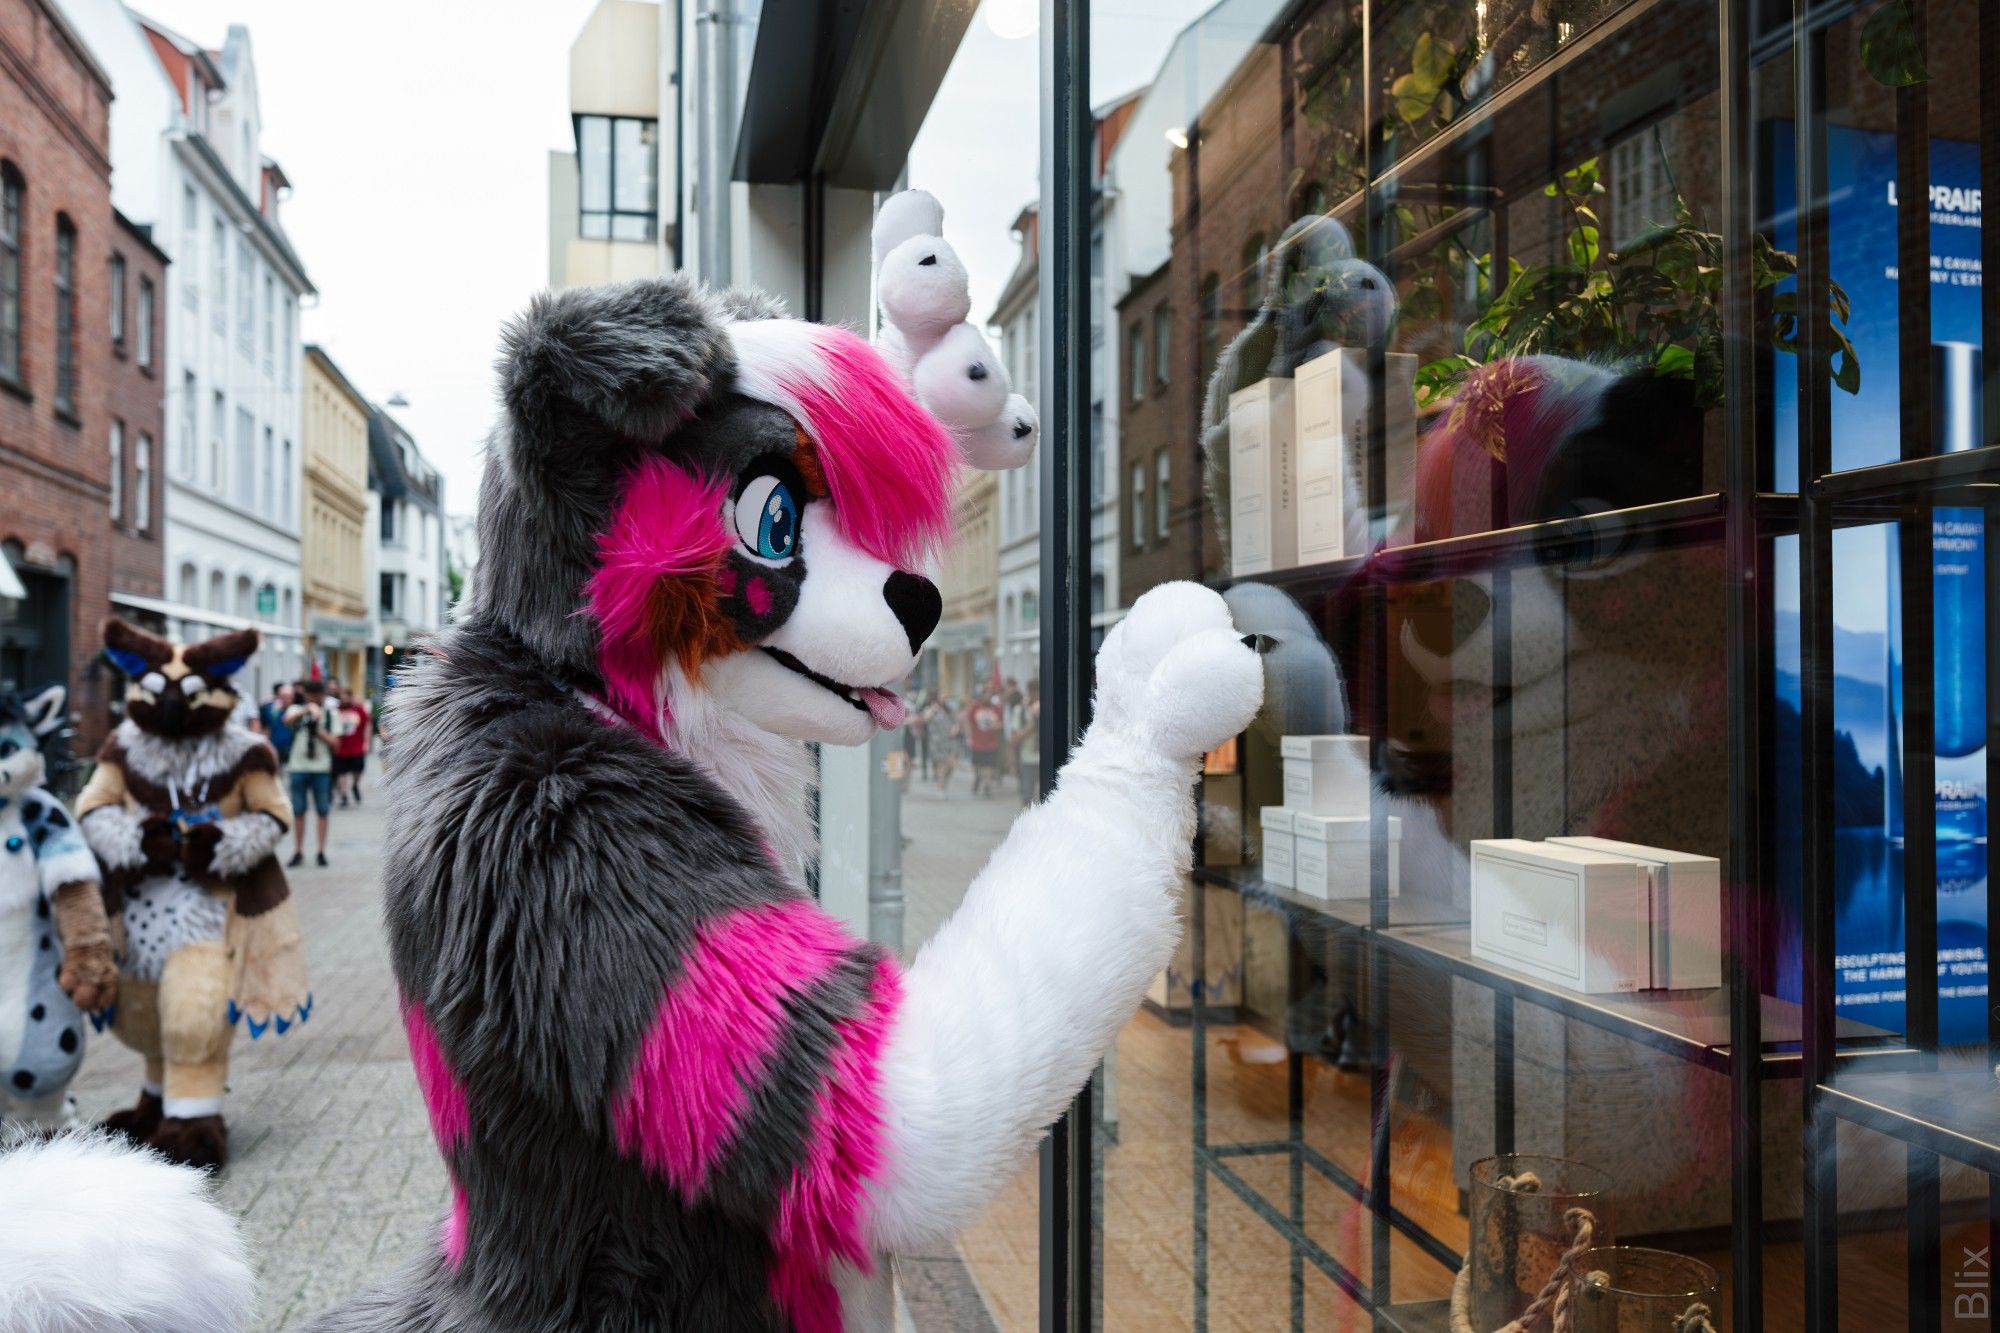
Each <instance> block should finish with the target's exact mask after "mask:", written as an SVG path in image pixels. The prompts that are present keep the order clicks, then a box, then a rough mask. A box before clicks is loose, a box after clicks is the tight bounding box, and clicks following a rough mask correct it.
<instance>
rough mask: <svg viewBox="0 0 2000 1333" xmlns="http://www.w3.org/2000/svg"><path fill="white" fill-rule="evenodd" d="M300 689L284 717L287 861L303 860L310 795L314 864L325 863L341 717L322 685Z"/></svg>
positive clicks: (308, 683) (312, 682) (310, 684)
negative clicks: (315, 820)
mask: <svg viewBox="0 0 2000 1333" xmlns="http://www.w3.org/2000/svg"><path fill="white" fill-rule="evenodd" d="M302 690H303V694H302V695H301V696H300V697H299V698H298V699H297V700H296V701H295V702H294V703H293V704H292V706H291V707H290V708H287V709H286V710H285V717H284V720H285V723H286V725H288V726H290V727H291V729H292V747H291V755H290V757H289V758H288V759H287V760H286V763H285V767H286V768H287V769H288V770H289V771H290V772H291V776H292V859H291V860H290V861H289V862H287V864H288V865H293V866H297V865H302V864H304V862H305V859H306V799H307V797H311V798H312V804H313V808H314V809H315V810H316V811H317V812H318V813H319V856H318V862H317V863H318V864H319V865H325V864H326V821H327V816H328V814H329V813H331V812H332V809H333V749H334V745H335V743H336V742H338V741H339V739H340V735H341V728H342V724H343V722H344V719H343V718H342V717H341V715H340V710H339V709H338V708H333V707H329V706H328V704H327V697H326V686H325V684H323V683H322V682H320V681H317V680H309V681H306V682H305V684H304V685H303V686H302Z"/></svg>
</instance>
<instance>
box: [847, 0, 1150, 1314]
mask: <svg viewBox="0 0 2000 1333" xmlns="http://www.w3.org/2000/svg"><path fill="white" fill-rule="evenodd" d="M999 8H1001V7H999V6H987V7H986V9H987V10H988V11H994V10H997V9H999ZM1011 8H1012V9H1014V10H1019V11H1021V12H1020V13H1014V14H1011V15H1008V16H1001V15H997V14H996V13H993V12H982V14H980V15H976V16H972V18H971V21H970V24H969V26H967V27H966V28H965V32H964V36H963V38H962V40H961V41H960V44H959V46H958V49H957V51H956V52H955V53H954V54H953V55H952V58H951V60H950V69H949V72H948V73H947V74H946V75H945V78H944V81H943V83H942V84H941V85H940V86H939V87H938V89H937V93H936V96H935V98H934V99H933V100H932V102H931V105H930V108H929V111H928V112H927V114H926V118H925V120H924V122H923V124H922V126H921V127H920V128H919V130H918V132H917V135H916V138H915V141H914V143H913V144H912V145H911V148H910V151H909V156H908V162H907V167H906V173H907V181H908V184H909V185H910V186H911V187H913V188H916V189H922V190H927V191H929V192H931V193H932V194H934V195H935V196H936V197H937V198H938V200H939V202H940V203H941V204H942V205H943V206H944V210H945V239H946V240H947V241H948V242H950V243H951V244H952V246H953V247H954V249H956V250H957V251H958V253H959V255H960V257H961V259H962V260H963V261H964V262H965V263H966V265H967V267H968V272H969V273H970V276H971V296H972V302H973V307H972V310H971V312H970V315H969V319H970V322H971V323H972V325H973V326H974V327H976V328H978V329H980V330H981V331H982V333H985V334H986V336H987V337H988V340H989V342H990V343H991V344H992V345H993V346H994V347H995V349H996V351H997V352H998V354H999V356H1000V358H1001V361H1002V363H1003V364H1004V365H1005V367H1006V369H1007V372H1008V377H1009V379H1010V380H1011V381H1012V386H1013V389H1014V391H1015V392H1017V393H1020V394H1022V395H1024V396H1025V397H1027V398H1028V399H1029V401H1031V402H1034V403H1036V404H1037V406H1038V407H1039V405H1040V402H1041V393H1042V385H1043V381H1044V377H1043V376H1042V374H1041V366H1040V364H1039V361H1040V346H1039V342H1040V329H1039V321H1038V316H1037V307H1038V304H1039V302H1040V300H1041V299H1043V298H1044V297H1045V296H1046V293H1044V292H1043V291H1042V290H1041V287H1040V283H1039V280H1038V273H1039V260H1040V254H1039V252H1038V250H1037V237H1038V236H1041V235H1043V232H1042V223H1041V220H1040V219H1039V218H1038V217H1037V216H1036V210H1035V208H1034V204H1033V201H1034V200H1035V199H1036V198H1037V196H1038V193H1039V186H1038V181H1039V179H1040V177H1039V166H1038V162H1037V151H1038V150H1037V146H1036V143H1035V142H1034V136H1033V135H1032V134H1030V133H1028V132H1027V127H1031V126H1033V125H1034V124H1036V122H1037V118H1038V117H1039V115H1040V114H1041V112H1040V92H1039V88H1040V85H1039V81H1038V74H1037V70H1038V42H1037V40H1036V39H1035V38H1034V37H1033V36H1031V35H1030V34H1031V33H1032V32H1033V31H1034V21H1033V14H1032V12H1030V11H1031V10H1032V6H1020V5H1015V6H1011ZM967 12H968V13H970V11H969V10H968V11H967ZM1024 16H1025V17H1024ZM999 17H1006V18H1007V20H1008V21H1007V22H1004V23H1000V24H999V26H997V27H996V18H999ZM1015 20H1020V21H1022V22H1025V25H1026V26H1025V27H1019V26H1017V25H1016V24H1015ZM1002 29H1004V30H1005V34H1010V35H1003V31H1002ZM1000 125H1007V126H1012V127H1014V130H1013V131H1012V132H994V131H993V127H995V126H1000ZM968 136H976V138H977V141H978V142H979V143H980V148H979V150H978V151H977V152H976V153H968V152H967V151H966V145H967V144H968V142H972V141H973V140H972V139H971V138H968ZM1024 205H1025V208H1024ZM1079 258H1081V256H1079ZM1087 283H1088V275H1087V274H1079V290H1080V291H1082V290H1086V289H1087V287H1086V284H1087ZM829 313H830V314H833V313H834V312H829ZM1145 313H1146V312H1145V311H1144V310H1143V309H1135V310H1133V311H1132V312H1131V314H1130V318H1129V319H1115V320H1113V322H1111V323H1110V324H1109V325H1108V326H1107V327H1105V328H1102V329H1100V330H1099V332H1098V334H1097V336H1096V337H1095V339H1094V340H1093V341H1094V342H1095V343H1096V344H1097V346H1098V347H1099V348H1101V352H1100V354H1099V356H1098V357H1097V361H1098V362H1099V363H1100V364H1102V365H1103V366H1104V367H1105V369H1106V371H1107V373H1108V375H1109V377H1110V378H1109V380H1108V381H1107V382H1106V384H1104V385H1103V386H1101V387H1100V389H1099V391H1098V393H1097V395H1096V399H1097V401H1096V403H1095V408H1096V410H1095V411H1090V412H1087V413H1086V419H1087V420H1088V422H1089V423H1090V424H1089V425H1088V428H1087V429H1088V431H1089V434H1086V433H1085V429H1084V428H1079V431H1078V433H1077V438H1076V439H1075V441H1074V445H1073V447H1074V448H1075V450H1076V452H1077V454H1078V456H1079V457H1080V458H1087V457H1088V455H1089V452H1090V448H1091V444H1090V441H1091V440H1093V439H1102V438H1103V436H1104V433H1105V422H1106V421H1107V420H1108V419H1109V418H1110V417H1111V416H1115V414H1116V413H1117V412H1118V411H1119V410H1121V409H1123V408H1126V407H1127V403H1126V395H1125V393H1124V391H1122V390H1120V389H1119V388H1118V387H1117V386H1119V385H1125V384H1130V385H1132V386H1134V387H1135V388H1136V387H1137V386H1142V385H1144V384H1145V382H1146V380H1145V372H1146V370H1147V367H1146V364H1145V361H1144V359H1143V355H1144V354H1143V350H1142V351H1141V352H1140V353H1139V354H1138V357H1137V358H1136V359H1135V358H1134V357H1133V356H1132V355H1131V353H1130V352H1129V349H1128V346H1127V342H1126V337H1125V334H1126V329H1127V326H1128V324H1131V323H1134V322H1137V323H1138V324H1139V325H1140V328H1141V332H1142V333H1143V322H1144V319H1145ZM1108 314H1109V312H1107V315H1108ZM865 315H866V312H865V311H864V312H851V311H840V312H837V315H836V317H838V318H843V319H854V318H857V317H859V318H864V319H865ZM1044 447H1046V445H1045V446H1044ZM1038 466H1039V460H1037V463H1034V464H1031V465H1030V466H1029V467H1027V468H1025V469H1020V470H1015V471H1009V472H1002V473H992V472H976V471H971V470H968V471H966V472H965V473H964V474H963V476H962V477H961V479H960V485H959V490H958V492H957V496H956V500H955V505H954V515H955V523H954V527H955V531H954V533H953V538H952V542H951V544H950V547H949V548H948V550H947V552H946V553H945V555H944V556H943V558H942V560H941V561H940V564H939V567H938V568H937V570H936V572H935V573H934V574H933V575H932V577H933V578H934V580H935V581H936V583H937V584H938V588H939V592H940V595H941V597H942V601H943V614H942V618H941V620H940V621H939V624H938V628H937V630H936V631H935V632H934V633H933V635H932V636H931V639H930V641H929V643H928V644H927V645H926V646H925V648H924V650H923V654H922V657H921V658H920V660H919V663H918V665H917V667H916V669H915V671H914V672H913V673H912V674H911V676H910V678H909V679H908V681H907V682H906V683H905V684H904V685H903V686H901V687H899V688H900V689H901V690H902V692H903V694H904V696H905V698H906V699H907V700H908V701H909V706H910V715H909V720H908V722H907V723H906V724H905V726H904V727H903V728H902V729H901V730H900V731H899V732H897V733H894V734H893V735H886V736H883V737H879V738H878V739H877V740H876V741H875V742H874V743H873V744H872V745H871V746H870V747H868V749H867V750H866V751H865V752H862V753H859V754H855V753H851V752H835V751H833V750H832V749H831V748H828V749H825V750H823V751H822V755H821V797H820V815H821V828H822V851H821V868H820V883H819V890H820V898H821V902H822V903H823V904H825V905H827V906H828V907H829V908H831V909H833V910H836V911H842V912H847V913H849V914H850V916H849V919H850V920H851V921H853V923H854V924H855V925H856V927H857V928H858V929H860V930H862V931H863V932H864V933H866V934H869V935H870V936H871V937H873V938H875V939H876V940H878V941H879V942H881V943H882V944H883V945H884V946H885V947H887V948H889V949H890V950H891V951H892V952H894V953H896V954H897V955H898V956H899V957H900V958H902V959H904V960H905V961H906V962H910V961H914V960H915V959H916V958H917V957H918V956H919V954H920V953H921V951H922V950H923V949H924V947H925V946H926V944H927V943H928V942H929V941H930V940H931V938H932V937H933V935H934V934H935V933H936V932H937V930H938V928H939V927H940V926H941V925H942V924H943V923H944V922H945V921H946V920H947V919H948V918H949V917H950V916H951V914H952V913H953V912H954V911H955V910H956V909H957V908H958V906H959V903H960V901H961V899H962V897H963V895H964V893H965V890H966V888H967V886H968V885H969V884H970V883H971V882H972V880H973V878H974V876H976V875H977V873H978V872H979V869H980V867H981V866H982V865H983V864H984V862H985V861H986V859H987V857H988V856H989V855H990V854H991V853H992V851H993V850H994V848H996V847H997V846H998V845H999V844H1000V841H1001V839H1002V838H1004V837H1005V836H1006V834H1007V831H1008V829H1009V828H1010V827H1011V826H1012V825H1013V823H1014V820H1015V819H1016V818H1017V817H1018V816H1019V814H1020V812H1021V811H1022V809H1023V808H1024V807H1025V806H1026V805H1027V804H1028V803H1029V802H1031V801H1032V800H1033V799H1034V798H1035V796H1036V794H1037V791H1038V784H1039V782H1040V777H1041V744H1040V733H1039V726H1040V700H1041V687H1042V681H1041V658H1042V652H1043V631H1044V629H1045V625H1046V621H1047V619H1048V617H1050V616H1053V615H1054V614H1055V610H1054V608H1055V603H1054V602H1053V601H1050V602H1048V603H1046V604H1045V603H1044V601H1043V598H1042V595H1041V592H1042V587H1043V581H1044V579H1045V578H1046V577H1047V576H1048V572H1049V571H1047V570H1046V569H1045V568H1044V553H1045V551H1046V544H1045V543H1046V537H1045V534H1044V532H1043V528H1042V514H1041V487H1040V485H1039V482H1038V478H1037V475H1036V468H1037V467H1038ZM1102 484H1103V494H1104V496H1105V497H1106V499H1107V502H1108V501H1109V497H1111V496H1112V495H1114V494H1115V493H1116V491H1117V489H1118V488H1117V486H1116V484H1115V482H1112V483H1102ZM1084 507H1085V508H1086V509H1090V510H1092V511H1093V512H1095V511H1097V506H1094V505H1085V506H1084ZM1106 518H1108V523H1107V522H1106ZM1106 528H1108V531H1104V529H1106ZM1099 529H1100V533H1101V535H1100V538H1099V544H1100V546H1102V545H1103V544H1107V543H1108V544H1109V545H1110V548H1111V549H1110V559H1111V560H1112V561H1113V562H1115V561H1116V558H1117V552H1116V543H1117V541H1118V536H1117V533H1118V529H1119V522H1118V515H1117V513H1116V511H1115V509H1114V510H1113V511H1112V512H1111V513H1110V514H1109V515H1108V516H1105V515H1101V516H1100V519H1099ZM864 798H865V802H866V804H865V806H864V805H863V800H864ZM863 809H865V810H866V811H868V812H869V813H870V814H871V815H873V816H874V817H875V818H876V819H877V820H878V821H879V822H878V823H877V827H878V828H882V829H883V830H884V834H883V835H882V836H878V837H876V838H873V839H871V840H870V842H869V846H868V847H867V849H866V851H867V855H865V856H854V857H853V858H852V859H851V860H849V861H846V862H845V864H846V865H847V866H848V867H852V866H856V865H859V866H865V867H867V868H868V870H869V871H870V872H871V873H872V874H873V875H874V876H875V877H876V882H878V883H879V882H883V877H884V876H885V875H886V874H889V873H891V872H895V873H896V875H897V878H896V881H895V882H897V883H898V884H899V885H900V889H901V895H900V901H899V902H897V903H896V904H894V905H893V907H892V906H891V905H890V904H887V903H885V902H883V901H882V899H881V896H880V895H879V894H877V895H876V898H875V902H874V904H873V905H872V906H871V905H870V904H869V903H868V902H867V901H866V899H867V897H868V894H867V892H866V886H865V885H858V883H857V881H856V880H855V879H854V878H853V877H852V875H851V874H850V873H848V871H846V870H844V869H843V861H842V858H843V857H846V856H847V855H848V848H847V847H846V846H843V845H842V844H841V843H840V842H839V841H838V839H839V838H840V837H841V834H840V833H839V832H838V830H840V829H841V828H843V827H848V826H849V825H848V821H850V820H852V819H855V818H857V817H858V816H859V814H860V812H861V811H862V810H863ZM891 812H893V813H891ZM864 827H865V825H864ZM828 830H835V832H833V833H831V834H829V833H828V832H827V831H828ZM829 837H831V838H832V839H834V841H832V842H831V843H829V841H828V839H829ZM842 904H847V906H845V907H843V906H842ZM1039 1205H1040V1187H1039V1182H1038V1179H1037V1170H1036V1165H1035V1162H1034V1160H1033V1158H1032V1157H1031V1158H1028V1159H1026V1160H1024V1161H1022V1162H1021V1163H1020V1164H1019V1166H1018V1168H1017V1169H1016V1171H1015V1173H1014V1174H1013V1175H1012V1176H1011V1177H1010V1178H1009V1179H1008V1180H1007V1181H1006V1183H1005V1184H1004V1185H1003V1186H1002V1187H1001V1188H1000V1189H999V1192H998V1195H997V1197H995V1198H994V1200H993V1201H992V1203H991V1204H989V1205H988V1206H987V1207H986V1209H985V1210H984V1211H983V1212H982V1213H981V1214H980V1215H979V1216H978V1217H977V1218H975V1219H974V1220H973V1221H972V1222H971V1224H970V1225H969V1226H967V1227H966V1228H965V1229H964V1230H963V1231H962V1232H961V1233H960V1234H959V1235H958V1236H957V1237H956V1238H955V1239H954V1240H953V1241H952V1242H950V1243H947V1244H943V1245H940V1246H937V1247H935V1248H934V1249H933V1250H932V1251H930V1252H929V1253H927V1254H926V1255H924V1256H923V1257H922V1259H921V1260H920V1261H919V1262H917V1263H914V1264H907V1265H899V1271H898V1285H899V1296H900V1298H901V1301H902V1304H903V1306H904V1307H905V1308H906V1309H907V1310H908V1312H909V1320H910V1323H911V1325H912V1326H913V1327H915V1328H917V1329H940V1330H942V1329H960V1328H986V1329H997V1330H1004V1331H1005V1333H1030V1331H1031V1330H1034V1329H1036V1328H1038V1327H1039V1326H1040V1316H1039V1309H1040V1285H1039V1279H1040V1267H1041V1265H1040V1252H1041V1246H1040V1234H1039V1216H1040V1208H1039Z"/></svg>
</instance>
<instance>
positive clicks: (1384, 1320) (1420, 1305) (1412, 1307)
mask: <svg viewBox="0 0 2000 1333" xmlns="http://www.w3.org/2000/svg"><path fill="white" fill-rule="evenodd" d="M1375 1327H1376V1328H1377V1329H1378V1330H1380V1331H1381V1333H1447V1330H1449V1329H1450V1328H1451V1302H1450V1301H1403V1302H1400V1303H1398V1304H1395V1305H1385V1306H1382V1307H1381V1308H1380V1309H1378V1310H1376V1311H1375Z"/></svg>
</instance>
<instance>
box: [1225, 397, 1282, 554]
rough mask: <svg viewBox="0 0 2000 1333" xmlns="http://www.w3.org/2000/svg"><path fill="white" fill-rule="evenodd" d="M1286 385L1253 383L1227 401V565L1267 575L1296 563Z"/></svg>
mask: <svg viewBox="0 0 2000 1333" xmlns="http://www.w3.org/2000/svg"><path fill="white" fill-rule="evenodd" d="M1297 426H1298V421H1297V417H1296V414H1295V413H1294V412H1293V411H1292V382H1291V381H1290V380H1287V379H1266V380H1259V381H1258V382H1257V383H1255V384H1253V385H1251V386H1250V387H1249V388H1247V389H1238V390H1237V391H1236V392H1235V393H1232V394H1230V395H1229V563H1230V571H1231V572H1232V573H1234V574H1268V573H1270V572H1271V571H1272V570H1274V569H1290V568H1291V567H1292V566H1293V565H1296V564H1298V563H1299V521H1298V516H1297V512H1296V506H1295V504H1294V503H1293V501H1294V499H1295V495H1296V490H1297V488H1296V486H1295V484H1294V480H1293V478H1294V476H1295V473H1294V471H1293V463H1292V453H1293V435H1294V432H1295V431H1296V429H1297Z"/></svg>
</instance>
